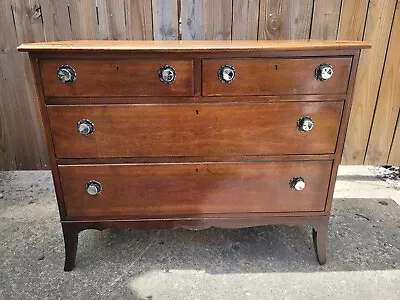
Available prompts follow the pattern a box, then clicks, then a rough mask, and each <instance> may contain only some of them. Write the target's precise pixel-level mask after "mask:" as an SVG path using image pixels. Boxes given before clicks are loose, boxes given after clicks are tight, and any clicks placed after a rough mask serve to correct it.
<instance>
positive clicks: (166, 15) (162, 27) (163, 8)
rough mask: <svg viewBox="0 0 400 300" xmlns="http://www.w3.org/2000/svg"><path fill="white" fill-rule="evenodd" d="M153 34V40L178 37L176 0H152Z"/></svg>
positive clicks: (175, 38)
mask: <svg viewBox="0 0 400 300" xmlns="http://www.w3.org/2000/svg"><path fill="white" fill-rule="evenodd" d="M152 1H153V2H152V3H153V34H154V39H155V40H177V39H178V3H177V0H171V1H165V0H152Z"/></svg>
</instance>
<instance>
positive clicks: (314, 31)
mask: <svg viewBox="0 0 400 300" xmlns="http://www.w3.org/2000/svg"><path fill="white" fill-rule="evenodd" d="M341 3H342V0H325V1H321V0H314V13H313V19H312V26H311V36H310V38H311V39H316V40H335V39H336V37H337V32H338V27H339V15H340V6H341Z"/></svg>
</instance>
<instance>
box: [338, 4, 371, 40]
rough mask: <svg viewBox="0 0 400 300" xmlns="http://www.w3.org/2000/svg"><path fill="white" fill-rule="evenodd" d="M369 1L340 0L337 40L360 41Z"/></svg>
mask: <svg viewBox="0 0 400 300" xmlns="http://www.w3.org/2000/svg"><path fill="white" fill-rule="evenodd" d="M368 3H369V0H342V9H341V13H340V21H339V33H338V39H339V40H349V41H350V40H356V41H361V40H362V39H363V35H364V27H365V21H366V19H367V11H368Z"/></svg>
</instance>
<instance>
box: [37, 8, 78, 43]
mask: <svg viewBox="0 0 400 300" xmlns="http://www.w3.org/2000/svg"><path fill="white" fill-rule="evenodd" d="M40 7H41V11H42V19H43V29H44V36H45V39H46V41H61V40H72V31H71V24H70V20H69V11H68V2H67V1H66V0H40Z"/></svg>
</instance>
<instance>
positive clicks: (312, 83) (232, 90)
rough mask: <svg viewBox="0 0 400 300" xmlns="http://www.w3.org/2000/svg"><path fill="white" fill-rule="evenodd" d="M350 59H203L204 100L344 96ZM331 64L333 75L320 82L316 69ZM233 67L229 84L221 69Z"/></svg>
mask: <svg viewBox="0 0 400 300" xmlns="http://www.w3.org/2000/svg"><path fill="white" fill-rule="evenodd" d="M351 63H352V58H351V57H316V58H257V59H204V60H203V62H202V80H203V85H202V86H203V95H204V96H220V95H223V96H240V95H290V94H292V95H299V94H343V93H346V92H347V86H348V82H349V75H350V67H351ZM321 64H329V65H331V66H332V68H333V75H332V77H331V78H330V79H328V80H324V81H321V80H317V79H316V69H317V67H318V66H319V65H321ZM222 66H228V67H229V66H230V67H232V68H233V69H234V71H233V72H234V73H232V72H231V73H229V74H228V77H229V76H231V77H233V74H234V79H233V80H232V81H231V82H230V83H224V82H223V81H221V80H220V78H219V77H220V76H219V69H220V68H221V67H222Z"/></svg>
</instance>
